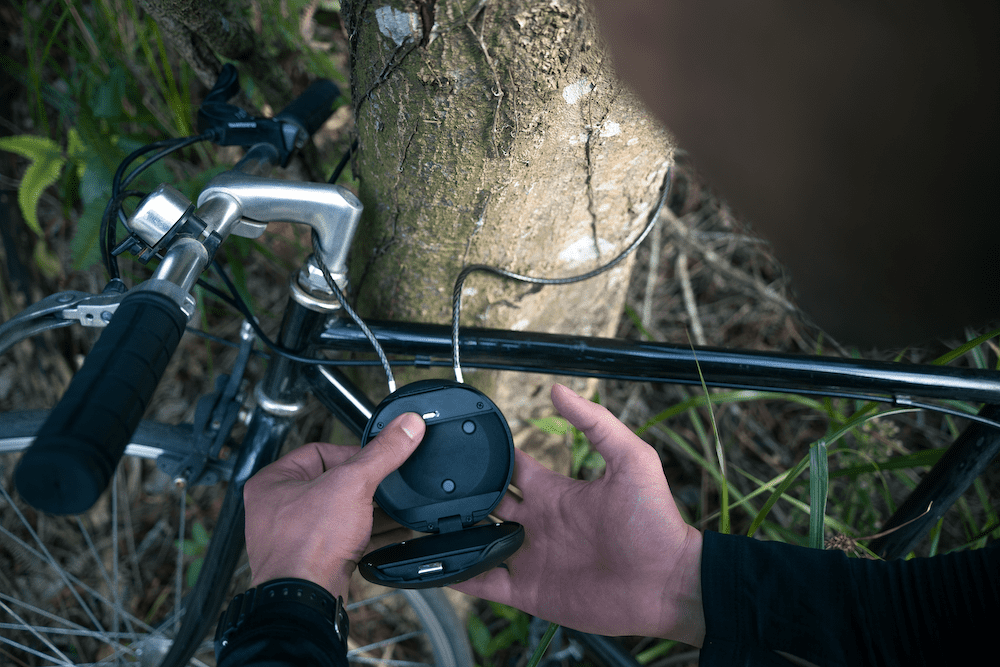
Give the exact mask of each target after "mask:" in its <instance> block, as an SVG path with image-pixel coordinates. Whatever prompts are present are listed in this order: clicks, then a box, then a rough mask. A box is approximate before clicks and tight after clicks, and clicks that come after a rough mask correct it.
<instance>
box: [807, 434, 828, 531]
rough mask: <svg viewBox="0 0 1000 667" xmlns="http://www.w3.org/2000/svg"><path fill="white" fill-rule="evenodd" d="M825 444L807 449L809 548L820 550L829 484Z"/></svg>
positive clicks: (820, 443) (818, 444) (821, 443)
mask: <svg viewBox="0 0 1000 667" xmlns="http://www.w3.org/2000/svg"><path fill="white" fill-rule="evenodd" d="M828 462H829V461H828V459H827V451H826V443H825V442H822V441H820V442H819V443H817V444H816V446H815V447H811V448H810V449H809V468H810V472H809V546H811V547H812V548H813V549H822V548H823V543H824V538H825V537H826V534H825V531H824V518H825V517H826V498H827V489H828V487H829V483H830V472H829V466H828Z"/></svg>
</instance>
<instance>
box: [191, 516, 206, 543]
mask: <svg viewBox="0 0 1000 667" xmlns="http://www.w3.org/2000/svg"><path fill="white" fill-rule="evenodd" d="M191 537H192V538H194V541H195V542H196V543H197V544H200V545H201V546H206V545H207V544H208V541H209V535H208V530H206V529H205V524H203V523H201V522H200V521H198V522H195V524H194V525H193V526H191Z"/></svg>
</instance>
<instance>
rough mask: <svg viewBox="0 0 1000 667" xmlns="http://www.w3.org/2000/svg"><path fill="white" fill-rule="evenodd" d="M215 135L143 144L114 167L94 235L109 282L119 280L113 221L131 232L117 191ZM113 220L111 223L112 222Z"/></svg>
mask: <svg viewBox="0 0 1000 667" xmlns="http://www.w3.org/2000/svg"><path fill="white" fill-rule="evenodd" d="M215 136H216V133H215V132H214V131H212V130H209V131H208V132H203V133H202V134H199V135H193V136H190V137H180V138H177V139H163V140H161V141H154V142H153V143H151V144H146V145H145V146H143V147H142V148H138V149H136V150H134V151H132V152H131V153H129V154H128V156H126V157H125V159H124V160H122V161H121V163H120V164H119V165H118V169H116V170H115V174H114V176H113V177H112V179H111V199H109V200H108V205H107V206H106V207H105V209H104V214H103V215H102V216H101V227H100V231H99V232H98V239H99V241H98V245H99V246H100V248H101V259H102V260H103V261H104V266H105V269H107V271H108V274H109V275H110V276H111V278H112V279H114V278H120V277H121V271H120V270H119V267H118V258H117V257H116V256H115V255H114V254H113V252H112V251H113V250H114V248H115V246H116V245H117V242H116V240H115V236H116V235H115V227H116V224H115V222H117V221H118V220H120V221H121V223H122V225H123V226H124V227H125V229H126V230H128V231H129V233H131V230H129V229H128V217H127V216H126V215H125V212H124V211H123V210H122V208H121V205H122V203H123V201H124V199H125V198H127V197H124V196H121V194H122V193H121V189H122V188H124V187H127V186H128V185H129V183H131V182H132V181H134V180H135V179H136V178H137V177H138V176H139V174H141V173H142V172H143V171H145V170H146V169H148V168H149V167H151V166H152V165H153V164H155V163H156V162H158V161H159V160H162V159H163V158H165V157H166V156H168V155H170V154H171V153H173V152H175V151H178V150H180V149H182V148H185V147H187V146H190V145H191V144H195V143H198V142H200V141H210V140H212V139H213V138H214V137H215ZM157 149H162V150H160V151H159V152H158V153H156V154H155V155H153V156H152V157H150V158H149V159H147V160H146V161H145V162H143V163H142V164H140V165H139V166H137V167H136V168H135V169H133V170H132V171H131V172H129V174H128V176H125V177H124V180H123V178H122V177H123V176H124V175H125V170H126V169H127V168H128V166H129V165H130V164H131V163H132V162H134V161H135V160H136V159H138V158H139V157H141V156H143V155H145V154H146V153H150V152H152V151H155V150H157ZM130 192H131V193H133V194H129V195H128V196H144V195H145V193H142V192H139V191H135V190H133V191H130ZM113 220H114V221H115V222H112V221H113Z"/></svg>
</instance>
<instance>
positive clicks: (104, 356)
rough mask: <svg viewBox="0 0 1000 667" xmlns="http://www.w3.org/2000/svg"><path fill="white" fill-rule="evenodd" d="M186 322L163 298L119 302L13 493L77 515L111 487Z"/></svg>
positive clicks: (23, 465) (26, 459)
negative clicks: (15, 491)
mask: <svg viewBox="0 0 1000 667" xmlns="http://www.w3.org/2000/svg"><path fill="white" fill-rule="evenodd" d="M186 324H187V317H186V316H185V315H184V313H183V311H181V309H180V307H179V306H178V305H177V303H176V302H174V301H173V300H172V299H170V298H169V297H167V296H164V295H163V294H159V293H157V292H151V291H144V290H140V291H137V292H132V293H131V294H128V295H126V296H125V298H124V299H122V302H121V304H120V305H119V306H118V310H117V311H115V314H114V316H113V317H112V318H111V322H110V323H109V324H108V326H107V328H106V329H105V330H104V333H102V334H101V337H100V338H99V339H98V340H97V343H96V344H95V345H94V347H93V349H92V350H91V351H90V354H88V355H87V358H86V360H85V361H84V364H83V368H81V369H80V370H79V372H77V374H76V375H75V376H74V377H73V380H72V381H71V382H70V385H69V388H68V389H67V390H66V393H65V394H63V397H62V398H61V399H60V401H59V403H58V405H56V407H55V408H54V409H53V410H52V412H51V413H50V414H49V417H48V419H47V420H46V421H45V423H44V424H43V425H42V427H41V429H40V430H39V431H38V434H37V436H36V437H35V441H34V442H33V443H32V444H31V446H30V447H29V448H28V449H27V450H26V451H25V453H24V456H22V457H21V461H20V463H19V464H18V466H17V469H16V470H15V472H14V481H15V484H16V486H17V491H18V493H20V494H21V497H22V498H24V500H25V501H26V502H28V503H29V504H30V505H32V506H33V507H35V508H36V509H38V510H41V511H43V512H49V513H51V514H79V513H81V512H85V511H87V510H88V509H90V507H92V506H93V504H94V503H95V502H97V499H98V498H99V497H100V495H101V494H102V493H103V492H104V490H105V489H106V488H107V487H108V484H109V483H110V481H111V476H112V475H113V474H114V471H115V468H116V467H117V466H118V461H119V460H121V457H122V454H124V452H125V447H126V446H127V445H128V443H129V440H130V439H131V437H132V434H133V433H134V432H135V429H136V428H137V427H138V426H139V420H140V419H141V418H142V415H143V413H145V411H146V406H147V405H148V403H149V399H150V398H151V397H152V395H153V391H154V390H155V389H156V385H157V384H159V382H160V378H161V377H162V376H163V372H164V370H165V369H166V367H167V362H168V361H170V357H171V356H172V355H173V353H174V350H176V349H177V344H178V343H179V342H180V339H181V335H182V334H183V333H184V327H185V325H186Z"/></svg>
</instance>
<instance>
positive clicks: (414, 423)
mask: <svg viewBox="0 0 1000 667" xmlns="http://www.w3.org/2000/svg"><path fill="white" fill-rule="evenodd" d="M421 422H423V419H421V418H420V415H418V414H417V413H416V412H407V413H406V414H404V415H403V416H402V417H400V421H399V427H400V428H401V429H403V433H405V434H406V435H407V436H408V437H409V438H410V440H413V439H414V438H415V437H416V434H417V429H419V428H420V423H421Z"/></svg>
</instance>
